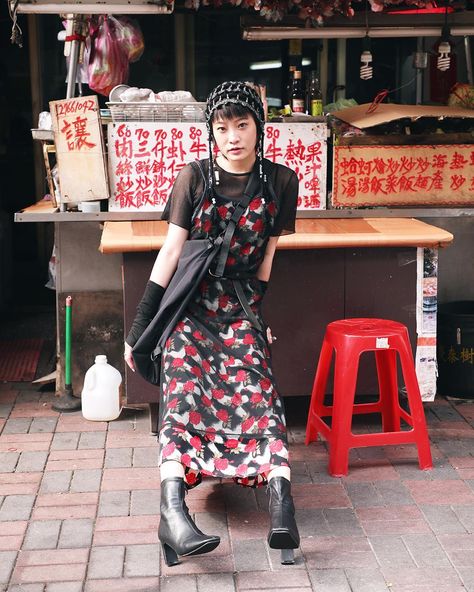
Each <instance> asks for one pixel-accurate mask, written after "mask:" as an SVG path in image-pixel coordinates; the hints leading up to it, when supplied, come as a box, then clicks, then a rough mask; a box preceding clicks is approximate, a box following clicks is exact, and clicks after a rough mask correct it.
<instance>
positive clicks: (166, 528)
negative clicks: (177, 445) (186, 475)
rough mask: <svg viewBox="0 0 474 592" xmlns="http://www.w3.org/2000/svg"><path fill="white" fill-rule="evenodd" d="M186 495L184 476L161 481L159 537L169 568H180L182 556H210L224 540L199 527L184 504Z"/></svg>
mask: <svg viewBox="0 0 474 592" xmlns="http://www.w3.org/2000/svg"><path fill="white" fill-rule="evenodd" d="M185 492H186V488H185V485H184V481H183V479H182V478H181V477H170V478H169V479H164V480H163V481H162V482H161V505H160V514H161V517H160V526H159V529H158V538H159V540H160V543H161V546H162V549H163V556H164V558H165V562H166V565H168V566H172V565H177V564H178V563H179V559H178V556H179V555H181V556H183V557H184V556H189V555H201V554H203V553H209V552H210V551H213V550H214V549H215V548H216V547H217V546H218V545H219V543H220V541H221V539H220V537H218V536H214V535H207V534H204V533H203V532H202V531H201V530H199V528H198V527H197V526H196V524H195V522H194V521H193V519H192V518H191V516H190V514H189V510H188V507H187V506H186V503H185V501H184V496H185Z"/></svg>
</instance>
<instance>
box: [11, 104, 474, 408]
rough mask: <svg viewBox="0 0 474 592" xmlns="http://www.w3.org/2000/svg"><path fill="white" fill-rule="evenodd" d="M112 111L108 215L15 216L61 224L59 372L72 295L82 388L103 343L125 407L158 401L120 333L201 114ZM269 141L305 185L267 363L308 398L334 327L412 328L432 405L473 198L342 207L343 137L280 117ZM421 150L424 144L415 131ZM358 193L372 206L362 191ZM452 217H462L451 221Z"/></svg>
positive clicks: (271, 311) (370, 382)
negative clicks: (441, 275)
mask: <svg viewBox="0 0 474 592" xmlns="http://www.w3.org/2000/svg"><path fill="white" fill-rule="evenodd" d="M109 107H110V109H111V116H112V121H110V122H109V123H107V126H106V128H105V127H104V128H103V134H104V137H105V138H107V145H108V153H107V156H106V157H105V156H104V159H106V161H105V162H106V169H107V170H106V176H107V179H108V188H107V189H108V195H104V196H103V198H107V199H106V200H105V199H102V204H103V203H104V202H106V203H107V205H108V207H107V211H82V212H78V211H68V210H67V208H66V209H63V211H62V209H61V208H60V207H59V208H55V207H54V206H53V205H52V204H51V203H42V202H41V203H39V204H35V205H34V206H32V207H31V208H26V209H25V210H23V211H22V212H19V213H18V214H17V215H16V220H17V221H18V222H32V221H38V222H41V221H53V222H54V223H55V234H56V247H57V253H58V276H57V277H58V284H57V302H58V348H59V352H60V357H59V364H58V368H59V371H60V373H61V368H62V352H61V343H62V338H61V335H62V331H63V329H62V327H63V323H62V314H63V305H62V302H63V301H64V299H65V296H66V295H68V294H70V293H72V295H73V297H75V300H76V301H77V302H78V308H77V315H75V319H76V325H75V335H76V338H75V344H74V347H75V355H74V367H73V381H74V383H75V384H76V385H77V387H76V388H75V389H74V390H75V391H76V392H77V391H79V390H80V387H81V385H82V379H83V375H84V372H85V369H86V368H87V367H88V366H89V365H90V361H91V359H92V358H93V355H94V354H95V353H97V351H98V348H101V349H102V350H103V351H104V352H105V353H107V354H108V356H109V358H110V360H111V361H112V363H113V364H114V365H115V366H116V367H118V368H119V369H120V370H121V371H124V372H125V371H126V375H127V382H126V390H127V392H126V394H127V400H128V401H129V402H130V403H134V402H140V403H144V402H145V403H154V402H155V401H156V400H157V398H158V397H157V393H156V389H154V388H152V387H150V386H148V385H147V384H146V383H145V382H144V381H142V380H141V379H140V378H139V377H138V376H136V375H133V374H132V373H130V372H128V370H126V369H125V368H124V365H123V360H122V355H121V354H122V347H123V336H124V332H126V330H127V328H128V326H129V325H130V323H131V320H132V318H133V314H134V309H135V306H136V303H137V301H138V299H139V297H140V296H141V292H142V289H143V286H144V285H145V282H146V278H147V276H148V275H149V272H150V269H151V265H152V263H153V260H154V258H155V256H156V250H157V249H159V248H160V246H161V245H162V243H163V240H164V236H165V232H166V223H165V222H160V220H159V218H160V215H161V214H160V212H161V211H162V210H163V207H164V203H165V201H166V198H167V195H168V194H169V190H170V187H171V185H172V182H173V179H174V178H175V176H176V174H177V172H178V171H179V170H180V168H181V167H182V166H184V164H185V163H186V162H188V161H189V160H192V159H194V158H200V157H204V156H205V154H206V144H207V138H206V132H205V126H204V124H203V121H202V111H201V113H200V109H202V105H201V104H200V103H198V102H197V103H190V104H189V105H187V106H186V107H185V108H184V110H182V112H181V113H180V114H179V115H176V114H175V115H174V116H172V117H171V120H170V118H169V117H168V115H165V116H163V109H165V111H166V110H167V109H168V107H165V108H164V107H163V105H160V106H158V107H153V106H151V107H150V106H149V105H146V107H145V111H147V113H146V114H145V115H143V109H142V107H140V106H137V105H126V104H124V105H122V106H121V108H119V109H115V111H116V113H115V114H114V105H110V106H109ZM380 107H382V109H383V107H384V106H383V105H379V108H380ZM473 113H474V112H472V113H470V114H466V117H472V114H473ZM266 134H267V136H266V143H265V156H266V157H267V158H270V159H272V160H275V161H278V162H282V163H284V164H287V165H288V166H290V167H291V168H293V169H294V170H295V171H297V174H298V175H299V177H300V190H301V191H300V202H299V205H298V215H297V218H298V219H297V227H296V230H297V232H296V234H295V235H292V236H288V237H282V238H281V239H280V241H279V245H278V253H277V256H276V259H275V264H274V271H273V276H272V283H271V286H270V288H269V291H268V296H267V299H266V303H265V311H264V312H265V316H266V319H267V322H268V323H269V324H270V325H271V326H272V329H273V331H274V333H275V334H276V335H277V336H278V337H279V339H278V341H277V342H276V344H275V345H274V346H273V354H272V355H273V360H274V366H275V374H276V378H277V381H278V385H279V388H280V390H281V392H282V394H283V395H285V396H290V395H305V394H308V393H309V392H310V390H311V382H312V378H313V375H314V370H315V366H316V362H317V355H318V353H319V349H320V345H321V342H322V336H323V333H324V329H325V326H326V324H327V323H328V322H330V321H332V320H334V319H337V318H343V317H350V316H380V317H388V318H393V319H396V320H399V321H401V322H403V323H405V324H406V325H407V326H408V328H409V330H410V335H411V337H412V342H413V345H414V347H415V348H416V352H417V369H418V375H419V379H420V384H421V386H422V391H423V396H424V398H425V399H426V400H429V399H432V398H433V397H434V395H435V392H436V377H435V374H436V351H435V345H436V322H435V319H436V308H435V306H434V307H433V303H434V302H435V301H436V298H437V294H439V287H437V286H438V281H437V280H438V271H437V270H438V269H439V266H438V248H440V247H443V246H446V245H448V244H450V243H451V241H452V239H453V234H452V233H451V232H450V230H451V229H454V230H455V228H454V227H455V226H456V222H457V221H458V220H460V221H461V222H462V224H466V225H470V224H471V222H472V218H471V216H472V213H471V212H473V210H471V209H470V205H471V202H470V199H471V198H472V189H468V191H467V193H466V196H467V197H466V198H465V199H464V197H463V199H462V200H459V201H457V202H451V203H450V204H448V203H447V201H443V200H441V201H440V200H438V201H436V200H434V201H431V202H430V201H420V200H418V201H416V199H414V200H412V201H407V202H404V203H403V204H400V203H396V202H395V201H393V202H390V201H384V200H380V201H377V200H376V199H375V200H373V201H372V202H369V201H366V202H363V201H359V202H355V201H354V202H349V201H348V202H346V203H343V200H344V199H346V198H348V197H351V198H352V197H353V196H352V195H350V193H351V191H352V190H351V189H350V188H349V185H348V184H347V183H346V184H345V185H344V184H343V185H340V184H339V185H338V182H339V181H338V177H337V176H336V177H335V180H336V182H334V180H333V178H334V171H335V170H336V169H338V170H339V169H341V166H340V165H341V163H342V162H347V160H348V159H347V156H341V154H342V152H341V153H340V151H339V150H336V148H339V147H342V146H343V142H341V143H340V144H338V146H336V148H335V149H334V150H333V149H332V143H333V140H332V136H331V132H330V131H329V127H328V123H327V120H326V118H323V119H317V118H316V119H305V121H304V122H302V121H301V120H300V119H298V118H295V117H293V118H283V120H281V121H275V120H273V121H271V122H269V123H268V125H267V129H266ZM471 138H472V136H471ZM328 139H329V140H330V142H329V143H328ZM418 140H419V139H418ZM412 141H413V144H416V139H414V140H413V136H412ZM456 143H457V144H459V146H461V145H462V146H464V148H462V150H463V151H464V152H463V154H464V156H463V158H465V159H466V160H467V161H468V162H469V159H470V158H471V156H470V154H471V153H470V152H469V157H467V156H465V154H467V151H469V150H470V147H469V146H470V143H469V142H468V141H467V140H465V141H464V140H463V141H462V142H456ZM354 144H355V142H354ZM376 145H377V144H376ZM379 145H380V144H379ZM347 146H349V147H350V148H352V145H350V144H349V143H348V144H347ZM466 146H467V148H466ZM454 150H456V149H454ZM344 158H345V159H346V160H344ZM349 160H350V159H349ZM344 166H345V167H346V168H345V169H344ZM344 166H342V170H343V171H344V170H346V171H347V175H346V176H351V175H349V173H350V172H351V169H350V168H348V167H347V166H346V165H344ZM463 174H464V173H463ZM343 176H344V175H343ZM471 176H472V174H471ZM343 181H344V180H343ZM344 182H345V181H344ZM351 183H352V181H351ZM471 185H472V181H471V180H469V181H468V187H470V186H471ZM341 186H343V190H342V192H341V191H339V188H340V187H341ZM328 187H329V189H330V191H329V192H328V190H327V189H328ZM373 193H375V194H377V192H373ZM402 193H404V194H405V193H406V192H402ZM341 196H342V197H341ZM363 196H364V198H365V199H368V198H367V193H364V194H363ZM443 196H444V197H446V191H444V192H443ZM375 197H377V195H375ZM379 197H380V196H379ZM341 200H342V201H341ZM86 201H87V200H86ZM91 201H96V200H91ZM448 201H449V200H448ZM447 205H449V207H447ZM459 206H461V207H459ZM101 209H103V208H102V207H101ZM473 213H474V212H473ZM451 220H453V221H454V222H455V223H454V224H453V225H452V226H450V224H451ZM445 222H447V224H446V223H445ZM439 226H443V227H447V229H443V228H439ZM470 240H472V239H470V238H469V237H467V241H470ZM99 243H100V252H99V250H98V247H99ZM469 244H472V243H469V242H468V245H469ZM461 249H462V255H461V254H460V253H459V252H458V253H457V254H455V255H453V257H457V258H459V257H466V259H467V258H469V257H470V254H469V253H470V252H471V249H470V248H468V249H467V250H466V249H465V244H462V243H461ZM447 251H449V249H447ZM451 251H454V247H453V248H451ZM448 271H449V270H448ZM361 278H363V279H362V280H361ZM122 307H123V308H122ZM122 310H123V311H124V313H123V314H122ZM60 376H61V374H60ZM60 380H61V379H60ZM374 387H375V385H374V373H373V372H372V371H371V369H370V368H366V369H365V371H364V372H363V373H362V380H361V384H360V391H361V393H363V394H367V393H371V392H373V389H374Z"/></svg>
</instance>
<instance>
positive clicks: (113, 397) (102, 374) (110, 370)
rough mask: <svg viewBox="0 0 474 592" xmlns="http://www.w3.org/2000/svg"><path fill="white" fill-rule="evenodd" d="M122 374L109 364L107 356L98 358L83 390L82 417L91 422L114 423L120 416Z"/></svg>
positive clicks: (87, 376) (89, 371) (85, 380)
mask: <svg viewBox="0 0 474 592" xmlns="http://www.w3.org/2000/svg"><path fill="white" fill-rule="evenodd" d="M121 382H122V376H121V374H120V372H119V371H118V370H117V369H116V368H114V367H113V366H110V364H107V356H96V357H95V364H94V365H93V366H91V367H90V368H89V370H88V371H87V372H86V376H85V378H84V388H83V389H82V415H83V416H84V417H85V418H86V419H89V420H91V421H112V420H113V419H116V418H117V417H118V416H119V415H120V384H121Z"/></svg>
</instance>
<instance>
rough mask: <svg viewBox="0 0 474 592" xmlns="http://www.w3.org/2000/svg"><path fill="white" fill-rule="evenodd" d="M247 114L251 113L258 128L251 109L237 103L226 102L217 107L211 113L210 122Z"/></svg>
mask: <svg viewBox="0 0 474 592" xmlns="http://www.w3.org/2000/svg"><path fill="white" fill-rule="evenodd" d="M248 115H251V116H252V117H253V118H254V120H255V123H256V124H257V129H258V127H259V126H258V122H257V120H256V117H255V116H254V114H253V113H252V111H251V110H250V109H247V107H244V106H243V105H239V104H238V103H226V104H225V105H222V107H218V108H217V109H216V110H215V111H214V113H213V114H212V120H211V123H215V122H216V121H219V119H234V118H235V117H247V116H248Z"/></svg>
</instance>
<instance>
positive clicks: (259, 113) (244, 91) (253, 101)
mask: <svg viewBox="0 0 474 592" xmlns="http://www.w3.org/2000/svg"><path fill="white" fill-rule="evenodd" d="M230 103H234V104H236V105H241V106H242V107H246V108H247V109H250V111H252V113H253V114H254V115H255V117H256V119H257V125H258V128H259V129H258V133H259V135H260V134H263V128H264V126H265V112H264V110H263V103H262V100H261V99H260V97H259V96H258V94H257V92H256V91H255V90H254V89H253V88H252V87H251V86H249V85H248V84H245V82H235V81H231V82H223V83H222V84H219V86H216V88H215V89H214V90H213V91H212V92H211V94H210V95H209V96H208V98H207V104H206V125H207V131H208V133H209V134H210V135H212V123H211V120H212V116H213V114H214V111H215V110H216V109H219V107H223V106H224V105H228V104H230Z"/></svg>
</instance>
